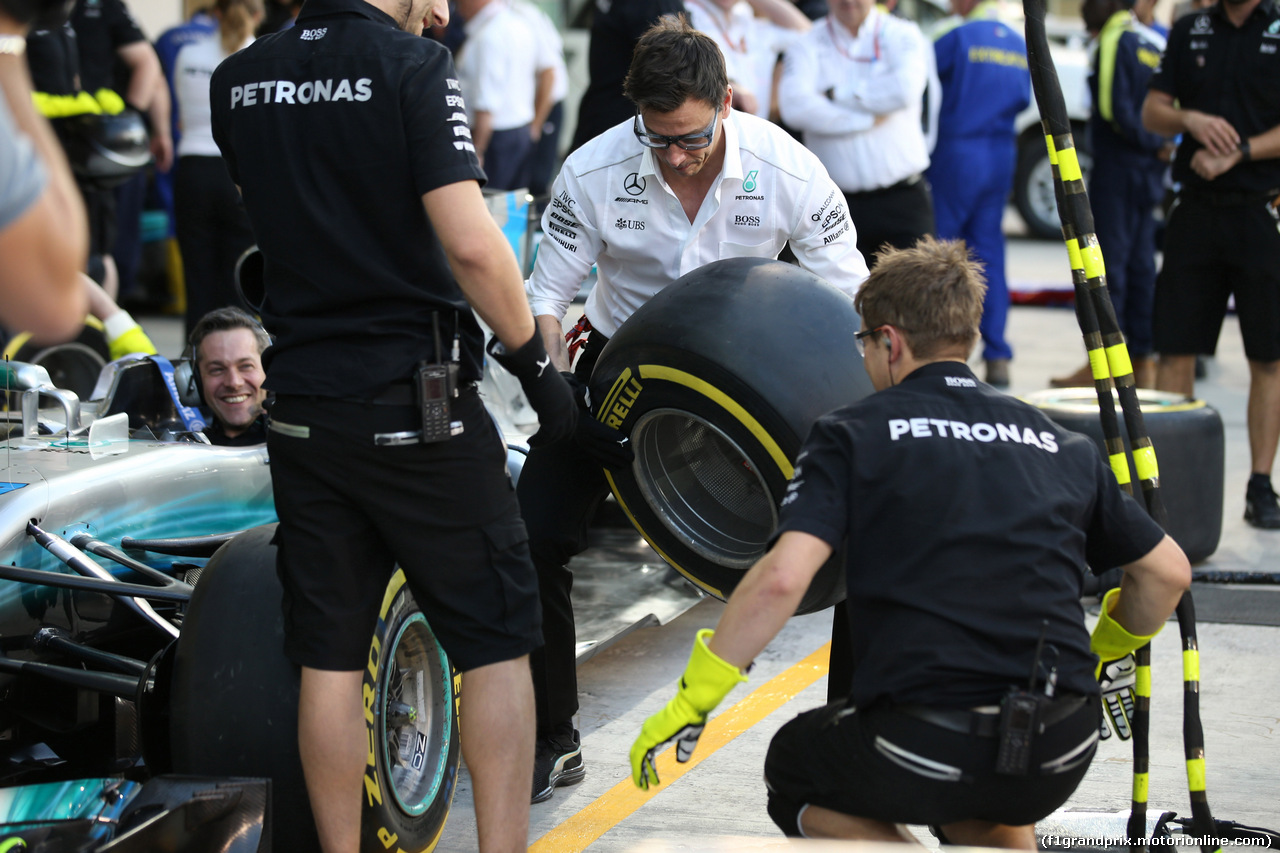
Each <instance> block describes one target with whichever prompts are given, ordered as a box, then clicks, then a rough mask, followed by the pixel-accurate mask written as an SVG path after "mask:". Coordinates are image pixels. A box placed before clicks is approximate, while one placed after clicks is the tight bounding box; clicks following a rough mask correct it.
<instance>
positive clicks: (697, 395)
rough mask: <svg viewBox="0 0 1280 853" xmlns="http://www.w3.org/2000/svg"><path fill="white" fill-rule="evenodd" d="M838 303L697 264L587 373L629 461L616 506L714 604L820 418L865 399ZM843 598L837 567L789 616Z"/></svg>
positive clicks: (755, 265) (782, 279) (783, 280)
mask: <svg viewBox="0 0 1280 853" xmlns="http://www.w3.org/2000/svg"><path fill="white" fill-rule="evenodd" d="M859 323H860V321H859V319H858V315H857V312H855V311H854V309H853V303H852V301H851V300H850V299H849V297H848V296H846V295H845V294H843V293H841V292H840V291H838V290H836V289H835V288H834V287H832V286H831V285H829V284H827V283H826V282H824V281H823V280H822V279H820V278H818V277H817V276H814V275H812V274H811V273H808V272H805V271H804V270H801V269H800V268H799V267H795V266H792V265H790V264H786V263H782V262H780V261H774V260H768V259H761V258H733V259H729V260H723V261H717V262H714V263H712V264H708V265H707V266H705V267H702V268H700V269H698V270H695V271H694V272H691V273H689V274H688V275H686V276H684V277H682V278H680V279H679V280H678V281H676V282H674V283H673V284H671V285H670V286H668V287H666V288H665V289H663V290H662V291H661V292H660V293H658V295H657V296H655V297H654V298H653V299H651V300H650V301H649V302H648V303H646V304H645V305H643V306H641V307H640V309H639V310H637V311H636V312H635V313H634V314H633V315H632V316H631V317H630V318H629V319H628V320H627V321H626V322H625V323H623V324H622V326H621V327H620V328H619V329H618V331H617V333H616V334H615V335H614V336H613V337H612V338H611V339H610V341H609V343H608V345H607V346H606V347H605V348H604V350H603V351H602V352H601V354H600V359H599V361H598V362H597V364H596V367H595V370H594V372H593V374H592V377H591V393H592V399H593V400H594V401H596V402H597V407H596V411H597V417H598V418H599V419H600V420H601V421H603V422H605V423H606V424H608V425H609V426H611V427H614V428H616V429H619V430H621V431H622V432H624V433H626V434H627V436H629V438H630V441H631V446H632V449H633V450H634V452H635V462H634V463H633V464H632V465H631V466H630V467H629V468H627V469H625V470H622V471H618V472H612V473H607V476H608V478H609V482H610V486H611V487H612V490H613V494H614V497H615V499H616V500H617V502H618V505H619V506H620V507H621V508H622V510H623V511H624V512H625V513H626V514H627V516H628V517H629V518H630V519H631V521H632V523H633V524H634V525H635V527H636V529H637V530H639V532H640V533H641V535H643V536H644V538H645V539H646V540H648V542H649V544H650V545H652V546H653V548H654V549H655V550H656V551H657V552H658V553H659V554H661V555H662V557H663V558H664V559H665V560H666V561H667V562H668V563H670V564H671V565H672V566H673V567H675V568H676V569H677V570H678V571H679V572H680V573H681V574H683V575H684V576H685V577H687V578H689V579H690V580H691V581H693V582H694V583H695V584H697V585H698V586H699V587H701V588H702V589H704V590H706V591H707V592H709V593H710V594H712V595H714V596H716V597H717V598H721V599H724V598H726V597H728V595H729V593H730V592H732V591H733V589H734V587H735V586H737V583H738V581H739V580H740V579H741V578H742V575H743V574H744V573H745V571H746V570H747V569H748V568H750V567H751V565H752V564H753V563H754V562H755V561H756V559H758V558H759V557H760V556H761V555H762V554H763V553H764V551H765V546H766V545H767V544H768V541H769V538H770V536H772V534H773V530H774V528H775V526H776V525H777V520H778V508H779V507H780V505H781V503H782V499H783V497H784V495H785V493H786V489H787V484H788V482H789V481H790V480H791V478H792V474H793V471H794V464H795V459H796V455H797V454H798V453H799V450H800V446H801V443H802V442H803V441H804V439H805V437H806V436H807V435H808V433H809V428H810V427H811V426H812V425H813V422H814V421H815V420H816V419H817V418H818V417H819V416H821V415H822V414H824V413H826V412H828V411H830V410H832V409H835V408H837V407H840V406H844V405H848V404H849V403H852V402H854V401H856V400H859V399H861V398H862V397H864V396H866V395H867V394H869V393H871V390H872V388H871V382H870V380H869V379H868V378H867V375H866V371H865V369H864V368H863V366H862V359H861V358H860V357H859V356H858V353H857V350H856V348H855V346H854V339H853V335H854V333H855V332H857V331H858V327H859ZM843 597H844V583H843V574H842V570H841V567H840V561H839V559H838V556H837V557H833V559H832V560H830V561H829V562H828V564H827V565H826V566H824V567H823V568H822V570H821V571H820V572H819V573H818V575H817V576H816V577H815V578H814V581H813V583H812V584H811V586H810V588H809V590H808V592H807V593H806V595H805V597H804V599H803V600H802V602H801V604H800V607H799V609H798V612H800V613H809V612H812V611H814V610H820V609H822V608H824V607H828V606H830V605H832V604H834V603H836V602H838V601H840V600H841V599H843Z"/></svg>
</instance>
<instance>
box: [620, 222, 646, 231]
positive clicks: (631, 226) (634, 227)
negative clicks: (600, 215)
mask: <svg viewBox="0 0 1280 853" xmlns="http://www.w3.org/2000/svg"><path fill="white" fill-rule="evenodd" d="M613 227H614V228H619V229H622V230H624V231H643V230H644V221H643V220H641V219H619V220H618V221H617V222H615V223H613Z"/></svg>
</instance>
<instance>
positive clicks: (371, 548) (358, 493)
mask: <svg viewBox="0 0 1280 853" xmlns="http://www.w3.org/2000/svg"><path fill="white" fill-rule="evenodd" d="M448 18H449V12H448V5H447V3H446V2H445V0H412V2H408V0H403V2H402V0H372V2H365V0H308V2H307V4H306V7H305V8H304V9H303V11H302V13H301V14H300V15H299V17H298V22H297V25H296V26H295V27H293V28H291V29H289V30H287V31H285V32H282V33H277V34H274V35H270V36H267V37H264V38H262V39H259V40H258V41H257V42H256V43H254V44H253V45H251V46H250V47H248V48H246V49H244V50H242V51H240V52H239V53H236V54H235V55H234V56H232V57H230V58H228V59H227V60H226V61H224V62H223V63H222V65H221V66H219V67H218V70H217V71H216V72H215V73H214V75H213V80H212V88H211V96H212V107H213V131H214V138H215V139H216V140H217V142H218V146H219V148H220V149H221V150H222V154H223V157H225V158H226V161H227V167H228V169H229V170H230V172H231V175H232V177H233V179H234V180H235V181H236V183H237V184H239V185H240V187H241V189H242V192H243V194H244V201H245V207H246V209H247V210H248V212H249V217H250V219H251V220H252V223H253V230H254V233H255V234H256V235H257V237H258V243H259V246H260V248H261V250H262V254H263V258H264V261H265V273H264V280H265V290H266V297H265V303H264V305H263V309H262V316H263V320H264V325H265V326H266V328H267V329H268V331H270V332H271V333H272V334H273V335H274V337H275V343H274V344H273V345H272V347H271V348H270V349H269V350H267V352H266V367H267V381H266V387H267V388H269V389H270V390H271V391H273V392H275V394H276V402H275V404H274V406H273V407H272V410H271V416H272V417H271V425H270V429H269V432H268V439H267V446H268V450H269V453H270V457H271V473H272V480H273V484H274V490H275V501H276V510H277V512H278V514H279V516H280V528H279V533H278V536H277V539H278V544H279V547H280V551H279V570H280V574H281V578H282V581H283V584H284V608H285V634H286V640H285V651H286V653H287V654H288V655H289V657H290V658H291V659H292V660H293V661H294V662H296V663H298V664H299V665H301V667H302V686H301V696H300V708H299V714H298V739H299V746H300V749H301V753H302V762H303V769H304V771H305V775H306V780H307V791H308V794H309V795H310V797H311V803H312V810H313V812H314V813H315V817H316V824H317V827H318V829H319V831H320V838H321V843H322V845H323V847H324V849H325V850H326V851H338V850H343V851H354V850H355V849H356V848H357V845H358V839H359V832H360V810H361V802H362V791H363V785H362V779H363V773H364V767H365V757H366V752H367V749H366V743H365V735H364V716H363V708H362V704H361V696H360V670H361V669H363V667H364V666H365V662H366V657H367V653H368V647H369V638H370V636H371V635H372V632H373V628H374V624H375V621H376V618H377V613H378V606H379V603H380V601H381V598H382V595H383V591H384V589H385V587H386V583H387V581H388V580H389V578H390V576H391V573H392V569H393V565H394V564H395V563H398V564H399V565H400V567H401V568H402V569H404V571H405V574H406V576H407V577H408V579H409V584H410V588H411V589H412V590H413V592H414V594H415V597H416V598H417V600H418V604H419V605H420V606H421V608H422V610H423V612H424V614H425V615H426V617H427V619H428V621H429V622H430V624H431V628H432V630H433V631H434V632H435V634H436V637H437V638H438V639H439V641H440V644H441V646H442V647H443V648H444V649H445V651H446V652H447V653H448V655H449V657H450V659H451V660H452V662H453V664H454V665H455V666H456V667H457V668H458V669H459V670H461V671H462V672H463V680H464V686H463V689H462V691H461V695H462V708H461V713H462V716H463V717H465V718H466V721H467V722H466V725H465V726H464V727H463V730H462V749H463V755H464V756H465V758H466V760H467V765H468V767H469V768H470V770H471V775H472V778H473V780H474V781H475V808H476V820H477V824H478V827H479V839H480V849H481V850H486V851H487V850H503V851H514V850H524V849H525V846H526V841H527V833H528V809H529V805H528V804H529V779H530V776H531V774H532V772H533V736H534V711H533V687H532V683H531V680H530V676H529V664H528V658H527V656H528V653H529V652H530V651H531V650H532V649H533V648H534V647H535V646H537V645H539V644H540V642H541V625H540V619H539V610H538V589H537V579H536V577H535V575H534V572H533V566H532V564H531V563H530V561H529V551H528V546H527V535H526V533H525V530H524V524H523V522H522V521H521V520H520V516H519V511H518V507H517V504H516V499H515V491H514V489H513V488H512V485H511V482H510V478H509V477H508V475H507V469H506V451H505V446H504V444H503V441H502V439H501V437H500V436H499V435H498V433H497V430H496V428H495V426H494V423H493V420H492V419H491V418H490V417H489V415H488V414H487V413H486V411H485V409H484V407H483V405H482V403H481V401H480V398H479V395H478V394H477V392H476V388H475V383H476V381H477V380H478V379H479V378H480V375H481V368H480V365H481V359H482V357H483V353H482V351H481V346H482V343H483V339H482V333H481V330H480V326H479V324H478V323H477V322H476V319H475V316H474V315H473V314H472V313H471V309H470V307H469V306H468V303H470V304H471V305H473V306H475V308H476V310H477V311H478V312H479V313H480V316H481V317H482V318H483V319H484V320H485V322H486V323H488V324H489V326H490V327H491V328H493V329H494V330H495V332H496V335H497V337H496V338H495V340H494V341H493V342H492V343H491V344H490V352H491V353H492V354H493V355H494V356H495V358H497V359H498V361H499V362H500V363H502V364H503V365H504V366H507V367H508V369H510V370H511V371H512V372H513V373H514V374H515V375H516V376H517V377H519V378H520V379H521V382H522V384H523V386H524V389H525V392H526V394H527V395H528V396H529V399H530V401H531V402H532V403H533V406H534V409H535V410H536V411H537V412H538V415H539V417H540V419H541V421H542V429H541V431H540V432H539V433H538V434H537V435H535V436H534V437H533V438H532V439H530V444H537V443H539V442H541V441H543V440H554V439H557V438H560V437H562V436H565V435H567V434H568V433H569V432H570V431H571V430H572V429H573V426H574V420H575V409H574V403H573V400H572V397H571V395H570V392H569V390H568V387H567V386H566V385H565V384H564V381H563V379H562V378H561V377H560V376H559V375H558V374H557V373H556V371H555V369H554V368H552V369H550V370H547V369H545V368H546V367H547V366H548V365H549V364H550V360H549V359H548V358H547V357H546V354H545V351H544V350H543V348H542V340H541V337H540V336H539V335H536V334H535V333H534V322H533V315H532V312H531V311H530V309H529V304H528V302H527V301H526V299H525V296H524V290H523V286H522V282H521V279H520V272H519V268H518V267H517V265H516V260H515V256H514V255H513V254H512V251H511V249H510V247H509V246H508V244H507V242H506V240H505V238H504V237H503V236H502V233H501V231H499V230H498V228H497V226H496V225H495V224H494V222H493V220H492V218H491V217H490V216H489V213H488V210H487V209H486V207H485V204H484V200H483V198H482V197H481V194H480V182H482V181H483V180H484V173H483V172H482V171H481V170H480V168H479V164H478V162H477V160H476V156H475V150H474V147H473V146H472V144H471V142H470V131H469V129H468V127H467V119H466V108H465V104H464V103H463V100H462V98H461V96H460V95H459V93H458V82H457V78H456V76H455V74H454V70H453V63H452V61H451V60H450V58H449V54H448V51H446V50H445V49H444V48H443V47H441V46H440V45H439V44H437V43H436V42H433V41H430V40H428V39H424V38H420V34H421V32H422V28H423V25H424V23H427V24H429V23H431V21H435V22H439V23H440V24H442V25H443V24H445V23H447V22H448ZM424 19H427V20H424ZM281 152H288V156H287V157H284V158H282V157H281V156H280V154H281ZM433 330H434V331H433ZM423 361H428V362H430V363H432V364H439V365H440V366H441V367H440V369H441V371H443V372H445V373H446V374H447V373H448V372H450V371H456V382H455V383H454V385H455V387H456V389H457V393H456V394H454V395H452V396H446V397H445V399H446V400H447V401H448V403H449V404H450V408H451V411H450V413H449V415H448V417H446V418H445V419H444V424H443V429H442V430H441V429H440V428H439V422H438V421H437V420H435V419H433V418H431V417H427V416H426V415H427V414H428V413H429V412H430V411H431V410H432V409H433V408H438V407H431V408H428V407H426V406H423V405H420V404H419V403H418V402H417V401H416V395H415V393H414V388H415V383H414V382H413V377H414V375H415V367H416V366H417V365H419V363H420V362H423ZM439 384H440V383H428V385H437V386H438V385H439ZM428 390H429V391H434V389H432V388H430V387H429V388H428ZM427 396H428V397H429V399H431V398H433V395H432V394H431V393H429V394H428V395H427Z"/></svg>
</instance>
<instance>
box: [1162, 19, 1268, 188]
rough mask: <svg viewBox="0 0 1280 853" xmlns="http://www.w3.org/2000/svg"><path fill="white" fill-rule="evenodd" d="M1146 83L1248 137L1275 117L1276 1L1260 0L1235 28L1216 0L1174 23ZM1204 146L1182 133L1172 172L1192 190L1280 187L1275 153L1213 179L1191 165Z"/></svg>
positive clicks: (1185, 107)
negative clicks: (1240, 25)
mask: <svg viewBox="0 0 1280 853" xmlns="http://www.w3.org/2000/svg"><path fill="white" fill-rule="evenodd" d="M1151 88H1152V89H1155V90H1156V91H1159V92H1164V93H1165V94H1167V95H1172V96H1173V97H1174V98H1176V99H1177V101H1178V103H1179V106H1181V107H1182V108H1183V109H1193V110H1200V111H1202V112H1206V113H1209V114H1211V115H1217V116H1222V117H1223V118H1224V119H1226V120H1227V121H1229V122H1230V123H1231V126H1232V127H1234V128H1235V129H1236V132H1237V133H1239V134H1240V138H1241V139H1248V138H1249V137H1251V136H1257V135H1258V134H1260V133H1264V132H1265V131H1268V130H1270V129H1271V128H1273V127H1276V126H1277V125H1280V7H1278V6H1277V3H1276V0H1262V2H1261V3H1259V4H1258V6H1257V8H1255V9H1254V10H1253V13H1252V14H1251V15H1250V16H1249V18H1248V19H1247V20H1246V21H1245V23H1244V26H1242V27H1240V28H1239V29H1237V28H1236V27H1235V26H1234V25H1232V23H1231V21H1230V20H1228V19H1227V15H1226V13H1225V12H1224V11H1223V9H1222V4H1221V3H1218V4H1216V5H1214V6H1210V7H1209V8H1208V9H1205V10H1204V11H1202V12H1196V13H1194V14H1191V15H1184V16H1183V17H1181V18H1179V19H1178V20H1177V21H1175V22H1174V24H1173V29H1172V31H1170V33H1169V44H1168V46H1167V47H1166V48H1165V52H1164V57H1163V58H1162V59H1161V61H1160V67H1158V68H1157V69H1156V73H1155V75H1154V76H1153V77H1152V78H1151ZM1203 147H1204V146H1203V145H1201V144H1200V143H1199V142H1197V141H1196V140H1195V138H1194V137H1192V136H1191V134H1189V133H1184V134H1183V135H1182V142H1181V143H1180V144H1179V145H1178V154H1177V157H1176V158H1175V159H1174V162H1173V179H1174V180H1175V181H1181V182H1183V184H1184V186H1186V187H1187V188H1188V189H1191V190H1193V191H1201V192H1206V193H1215V192H1231V193H1239V192H1259V193H1261V192H1264V191H1267V190H1273V189H1277V188H1280V160H1276V159H1271V160H1254V161H1251V162H1248V163H1241V164H1239V165H1237V166H1235V167H1234V168H1232V169H1231V170H1230V171H1228V172H1226V173H1225V174H1222V175H1219V176H1218V177H1217V178H1215V179H1214V180H1212V181H1206V180H1205V179H1204V178H1201V177H1200V176H1199V175H1197V174H1196V173H1195V172H1193V171H1192V170H1191V158H1192V157H1193V156H1194V155H1195V153H1196V152H1197V151H1199V150H1200V149H1201V148H1203Z"/></svg>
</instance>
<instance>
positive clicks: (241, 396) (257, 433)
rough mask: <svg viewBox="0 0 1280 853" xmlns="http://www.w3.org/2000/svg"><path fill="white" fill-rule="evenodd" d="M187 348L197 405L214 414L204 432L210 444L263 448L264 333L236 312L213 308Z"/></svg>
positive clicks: (266, 340)
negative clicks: (259, 445)
mask: <svg viewBox="0 0 1280 853" xmlns="http://www.w3.org/2000/svg"><path fill="white" fill-rule="evenodd" d="M190 344H191V365H192V374H191V376H192V384H193V385H194V386H195V390H196V391H197V392H198V393H199V395H200V402H201V405H203V406H204V408H206V409H208V410H209V411H210V412H212V413H213V422H212V423H211V424H209V426H208V427H207V428H206V429H205V431H204V434H205V436H206V437H207V438H208V439H209V443H210V444H217V445H223V446H228V447H245V446H247V445H251V444H262V443H263V442H265V441H266V440H267V418H266V412H265V410H264V409H263V403H264V402H265V401H266V399H267V389H265V388H263V387H262V381H263V379H265V378H266V374H265V372H264V371H263V369H262V352H263V350H265V349H266V348H267V347H268V346H270V345H271V338H270V337H269V336H268V335H267V332H266V329H263V328H262V326H261V324H259V323H258V321H257V320H255V319H253V318H252V317H250V316H249V315H248V314H246V313H245V312H244V311H241V310H240V309H239V308H218V309H215V310H213V311H210V312H209V313H208V314H205V315H204V316H203V317H201V318H200V319H199V320H198V321H197V322H196V325H195V328H193V329H192V330H191V338H190Z"/></svg>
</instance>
